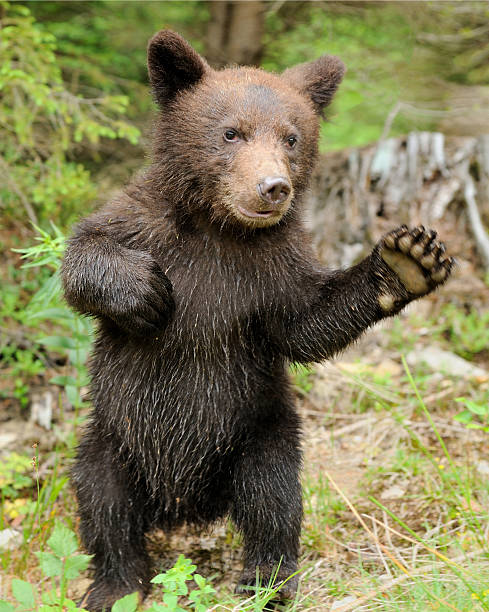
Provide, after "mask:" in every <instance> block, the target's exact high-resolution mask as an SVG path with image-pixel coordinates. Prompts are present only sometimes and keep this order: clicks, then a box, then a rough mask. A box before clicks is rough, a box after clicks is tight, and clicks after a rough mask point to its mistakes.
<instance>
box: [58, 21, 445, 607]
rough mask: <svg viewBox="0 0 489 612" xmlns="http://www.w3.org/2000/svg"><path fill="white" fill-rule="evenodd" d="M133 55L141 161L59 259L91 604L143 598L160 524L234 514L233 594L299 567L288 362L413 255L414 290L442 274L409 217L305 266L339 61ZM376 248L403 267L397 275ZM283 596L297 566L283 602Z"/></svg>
mask: <svg viewBox="0 0 489 612" xmlns="http://www.w3.org/2000/svg"><path fill="white" fill-rule="evenodd" d="M148 61H149V73H150V80H151V83H152V86H153V89H154V93H155V97H156V100H157V101H158V104H159V105H160V106H161V111H160V114H159V116H158V119H157V122H156V128H155V136H154V147H153V161H152V165H151V167H150V168H149V169H148V170H147V171H146V172H145V173H144V174H143V175H141V176H140V177H138V178H136V179H135V180H134V181H133V182H132V183H131V185H129V186H128V187H127V188H126V189H125V191H124V192H123V193H122V194H120V195H119V196H118V197H116V198H115V199H114V200H113V201H112V202H110V203H109V204H107V205H106V206H105V207H103V208H102V209H101V210H100V211H99V212H97V213H95V214H93V215H91V216H90V217H88V218H87V219H85V220H84V221H82V222H81V223H80V224H79V225H78V227H77V228H76V229H75V232H74V235H73V237H72V238H71V239H70V241H69V244H68V248H67V252H66V257H65V261H64V264H63V282H64V287H65V294H66V298H67V300H68V301H69V303H70V304H72V306H73V307H74V308H76V309H77V310H78V311H80V312H82V313H86V314H90V315H93V316H95V317H96V318H97V320H98V325H99V329H98V333H97V340H96V343H95V347H94V353H93V356H92V360H91V375H92V386H91V388H92V398H93V405H94V408H93V413H92V417H91V421H90V423H89V424H88V426H87V429H86V432H85V434H84V436H83V439H82V441H81V444H80V447H79V450H78V455H77V460H76V465H75V467H74V470H73V482H74V485H75V488H76V492H77V498H78V503H79V512H80V532H81V536H82V540H83V542H84V544H85V546H86V548H87V549H88V550H89V552H91V553H92V554H93V555H94V563H95V579H94V583H93V585H92V586H91V588H90V591H89V593H88V596H87V602H86V604H85V605H86V607H87V608H88V609H90V610H101V609H103V608H108V607H110V606H111V605H112V603H113V601H114V599H115V598H116V597H117V596H119V595H120V594H122V593H128V592H131V591H133V590H137V591H139V592H140V593H141V594H142V595H144V594H145V593H146V592H147V590H148V587H149V582H148V580H149V578H150V575H151V568H150V564H149V558H148V554H147V552H146V549H145V541H144V537H145V534H146V533H147V532H148V531H149V530H150V529H152V528H153V527H157V526H158V527H162V528H163V529H166V530H170V529H172V528H173V527H175V526H176V525H179V524H181V523H183V522H192V523H196V524H201V525H206V524H208V523H210V522H212V521H215V520H217V519H219V518H222V517H224V516H226V515H230V516H231V518H232V519H233V521H234V522H235V524H236V526H237V528H238V530H240V531H241V532H242V534H243V538H244V570H243V575H242V577H241V580H240V587H239V588H240V590H243V589H246V588H247V587H249V585H251V584H254V582H255V576H256V570H257V568H258V570H259V572H260V574H261V578H262V580H263V581H264V582H266V581H268V580H269V579H270V577H271V575H272V573H273V571H274V569H275V568H276V567H277V566H278V565H280V570H279V572H278V579H279V580H283V579H285V578H286V577H287V576H289V575H290V574H291V573H293V572H295V571H296V569H297V558H298V554H299V534H300V524H301V513H302V511H301V492H300V484H299V471H300V465H301V451H300V420H299V417H298V415H297V413H296V411H295V408H294V394H293V392H292V390H291V388H290V384H289V381H288V377H287V367H288V366H287V364H288V362H289V361H299V362H310V361H317V360H320V359H325V358H328V357H331V356H332V355H334V354H335V353H337V352H338V351H340V350H342V349H343V348H344V347H345V346H347V345H348V344H349V343H351V342H352V341H354V340H355V339H356V338H357V337H358V336H359V335H360V334H361V333H362V332H363V331H364V330H365V329H367V327H368V326H370V325H372V324H373V323H375V322H376V321H378V320H379V319H381V318H383V317H385V316H389V315H391V314H394V313H395V312H398V311H399V310H400V309H401V308H402V307H403V306H404V305H405V304H407V303H408V302H409V301H410V300H412V299H415V298H416V297H419V295H418V293H416V292H413V291H410V290H409V289H410V288H409V287H407V286H405V285H404V284H403V279H404V280H405V278H404V277H405V276H406V275H405V274H404V272H405V271H406V270H407V274H408V276H409V278H411V279H412V277H413V271H412V270H411V269H410V268H411V267H412V265H414V266H415V275H416V274H417V275H418V276H419V277H422V278H423V279H425V285H426V290H424V291H422V292H421V294H424V293H426V292H428V291H431V290H432V289H433V288H434V287H435V286H436V285H437V284H438V283H439V282H443V280H445V279H446V278H447V277H448V274H449V272H450V267H451V265H452V262H451V260H450V259H449V258H445V257H444V255H443V253H442V251H441V246H440V245H439V244H438V243H436V241H435V240H434V237H433V236H432V235H431V234H429V232H426V231H425V230H424V228H416V229H415V230H412V231H409V230H407V228H400V229H399V230H396V231H394V232H391V233H390V234H388V235H387V236H386V237H385V239H384V240H383V241H381V242H380V243H379V244H378V245H377V247H376V248H375V249H374V251H373V252H372V254H371V255H370V256H369V257H367V258H366V259H365V260H363V261H362V262H360V263H359V264H358V265H357V266H354V267H353V268H351V269H349V270H345V271H330V270H328V269H325V268H324V267H322V266H321V265H320V264H319V263H318V262H317V261H316V260H315V259H314V256H313V254H312V252H311V249H310V246H309V239H308V235H307V233H306V231H305V230H304V228H303V226H302V224H301V216H302V211H301V197H302V195H303V193H304V190H305V188H306V186H307V183H308V180H309V177H310V174H311V170H312V167H313V162H314V160H315V158H316V155H317V140H318V127H319V114H320V112H321V111H322V110H323V108H324V106H325V105H326V104H327V103H328V102H329V101H330V100H331V96H332V94H333V92H334V91H335V90H336V88H337V86H338V84H339V81H340V80H341V76H342V74H343V68H342V64H341V63H340V62H339V60H337V59H336V58H331V57H328V56H326V57H323V58H320V59H319V60H317V61H316V62H313V63H312V64H308V65H303V66H301V67H298V68H296V69H292V70H291V71H286V72H285V73H284V75H282V76H278V75H273V74H267V73H265V72H263V71H261V70H257V69H251V68H231V69H227V70H223V71H221V72H215V71H212V70H211V69H210V68H209V67H208V66H207V64H206V63H205V62H204V61H203V60H202V59H201V58H200V57H199V56H198V55H197V54H196V53H195V51H193V49H191V48H190V47H189V46H188V45H187V43H185V41H183V39H181V38H180V37H179V36H178V35H176V34H174V33H172V32H160V33H158V34H157V35H156V36H155V37H154V38H153V39H152V40H151V41H150V45H149V51H148ZM230 129H232V130H234V131H235V132H236V134H239V138H237V139H234V133H232V134H231V136H232V139H231V140H229V139H227V137H226V133H228V136H229V130H230ZM291 135H294V137H297V143H296V144H294V146H291V145H290V142H292V141H291V140H290V136H291ZM270 175H271V176H272V178H273V177H274V176H275V175H277V176H283V177H284V179H286V180H287V181H288V182H289V183H290V185H291V189H292V190H291V192H290V194H289V195H288V196H287V198H286V199H285V200H284V201H283V202H280V203H279V204H277V206H276V207H275V208H274V210H273V211H269V208H270V206H271V205H270V203H265V202H264V200H263V198H262V197H260V192H259V189H258V187H259V185H260V182H261V181H264V180H265V179H267V178H270ZM240 207H241V208H242V209H244V210H245V214H243V212H240ZM246 211H248V212H252V213H253V214H255V215H258V216H251V217H250V216H249V215H247V214H246ZM272 212H273V214H272ZM262 213H265V216H260V214H262ZM268 213H270V214H268ZM267 215H268V216H267ZM407 243H409V244H408V249H407V250H405V247H406V244H407ZM401 246H402V248H401ZM391 252H394V253H399V254H400V256H401V258H404V260H403V261H404V262H405V264H406V265H403V264H402V263H399V262H397V261H396V266H397V267H396V272H394V270H392V269H391V268H390V267H389V265H387V264H388V263H389V261H390V260H391V259H392V257H390V255H389V254H390V253H391ZM389 257H390V259H389ZM396 258H397V255H396ZM432 259H433V260H434V261H432ZM428 260H429V262H430V264H432V265H431V267H430V268H429V269H428V267H423V264H422V262H423V261H428ZM386 262H387V263H386ZM406 278H407V276H406ZM438 278H440V279H441V281H440V280H437V279H438ZM413 286H414V285H413ZM296 587H297V577H294V578H292V579H291V580H289V581H288V583H287V585H286V587H284V590H283V593H284V596H289V597H290V596H292V595H293V593H294V591H295V589H296Z"/></svg>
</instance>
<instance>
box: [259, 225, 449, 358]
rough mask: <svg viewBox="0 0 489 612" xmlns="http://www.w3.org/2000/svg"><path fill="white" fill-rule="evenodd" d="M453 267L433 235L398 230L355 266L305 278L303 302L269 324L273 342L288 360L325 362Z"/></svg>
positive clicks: (418, 229) (403, 228)
mask: <svg viewBox="0 0 489 612" xmlns="http://www.w3.org/2000/svg"><path fill="white" fill-rule="evenodd" d="M453 264H454V260H453V258H452V257H448V256H447V255H446V254H445V246H444V245H443V243H441V242H438V241H436V232H434V231H433V230H426V229H425V228H424V227H423V226H419V227H416V228H414V229H412V230H409V229H408V228H407V227H406V226H405V225H403V226H401V227H399V228H398V229H396V230H393V231H391V232H389V233H388V234H386V235H385V236H384V237H383V238H382V239H381V240H380V241H379V243H378V244H377V246H376V247H375V248H374V250H373V251H372V253H371V254H370V255H369V256H368V257H366V258H365V259H364V260H363V261H361V262H360V263H359V264H357V265H356V266H353V267H351V268H349V269H347V270H334V271H330V270H322V271H320V272H319V273H317V272H314V273H311V274H309V275H305V277H304V279H303V280H302V285H303V287H302V292H301V295H302V294H305V295H307V294H309V297H308V301H307V302H304V303H298V304H297V305H296V306H295V308H294V309H293V310H292V311H291V312H288V313H286V314H285V316H284V317H274V318H273V320H271V321H269V329H270V337H271V340H272V343H273V345H274V346H275V348H276V349H277V350H278V351H279V352H281V353H282V354H283V355H284V356H285V357H287V358H288V359H289V360H291V361H298V362H302V363H308V362H312V361H321V360H323V359H329V358H331V357H333V356H334V355H335V354H337V353H338V352H339V351H342V350H343V349H344V348H346V347H347V346H348V345H349V344H351V343H352V342H353V341H354V340H356V339H357V338H358V337H359V336H360V335H361V334H362V333H363V332H364V331H365V330H366V329H367V328H368V327H370V326H371V325H373V324H374V323H376V322H377V321H380V320H381V319H383V318H385V317H389V316H391V315H394V314H397V313H398V312H399V311H400V310H401V309H402V308H403V307H404V306H406V305H407V304H408V303H409V302H411V301H412V300H416V299H418V298H420V297H422V296H424V295H426V294H428V293H430V291H433V289H435V288H436V287H437V286H438V285H441V284H442V283H444V282H445V281H446V280H447V278H448V277H449V275H450V272H451V269H452V267H453ZM311 288H314V290H313V291H311Z"/></svg>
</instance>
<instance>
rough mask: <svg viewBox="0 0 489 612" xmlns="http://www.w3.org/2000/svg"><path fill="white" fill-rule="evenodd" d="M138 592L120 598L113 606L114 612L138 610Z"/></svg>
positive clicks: (133, 611) (134, 611)
mask: <svg viewBox="0 0 489 612" xmlns="http://www.w3.org/2000/svg"><path fill="white" fill-rule="evenodd" d="M138 600H139V597H138V594H137V593H131V594H130V595H126V596H125V597H123V598H122V599H119V600H117V601H116V602H115V604H114V605H113V606H112V612H136V610H137V607H138Z"/></svg>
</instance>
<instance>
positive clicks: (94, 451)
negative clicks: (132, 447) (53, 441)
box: [72, 432, 151, 612]
mask: <svg viewBox="0 0 489 612" xmlns="http://www.w3.org/2000/svg"><path fill="white" fill-rule="evenodd" d="M72 479H73V483H74V486H75V489H76V494H77V498H78V505H79V516H80V535H81V539H82V541H83V544H84V546H85V548H86V549H87V551H88V552H89V553H90V554H92V555H94V557H93V563H94V565H95V576H94V581H93V583H92V584H91V585H90V587H89V589H88V590H87V592H86V594H85V595H84V597H83V599H82V601H81V602H80V605H81V606H82V607H83V608H86V609H87V610H90V611H91V612H95V611H102V610H110V609H111V607H112V605H113V603H114V602H115V601H116V600H117V599H120V598H121V597H123V596H124V595H127V594H129V593H133V592H135V591H137V592H138V593H139V595H140V597H141V598H144V597H145V595H146V594H147V592H148V590H149V579H150V578H151V566H150V559H149V555H148V553H147V551H146V546H145V533H146V532H147V531H148V529H149V528H150V525H149V521H148V519H147V516H148V513H147V512H146V511H145V510H146V506H147V497H146V496H145V495H144V492H143V491H141V490H139V491H138V490H137V488H136V485H134V488H129V486H128V484H129V481H130V479H129V477H128V473H127V469H126V468H125V466H124V465H122V461H119V460H118V456H117V453H116V451H114V450H112V449H111V448H110V443H107V441H106V440H99V439H96V438H95V437H92V435H91V432H89V433H88V434H87V435H86V436H85V438H84V439H83V440H82V442H81V444H80V447H79V450H78V457H77V461H76V464H75V467H74V469H73V474H72Z"/></svg>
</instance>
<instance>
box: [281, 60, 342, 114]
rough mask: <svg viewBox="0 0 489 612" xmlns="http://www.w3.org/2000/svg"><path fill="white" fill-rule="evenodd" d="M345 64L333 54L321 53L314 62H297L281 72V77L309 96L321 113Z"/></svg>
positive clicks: (338, 80)
mask: <svg viewBox="0 0 489 612" xmlns="http://www.w3.org/2000/svg"><path fill="white" fill-rule="evenodd" d="M345 70H346V68H345V64H344V63H343V62H342V61H341V60H340V59H339V58H338V57H336V56H334V55H322V56H321V57H320V58H318V59H317V60H316V61H314V62H308V63H306V64H298V65H297V66H294V67H293V68H288V69H287V70H285V71H284V72H283V73H282V78H283V79H284V80H285V81H287V82H288V83H289V84H290V85H292V86H293V87H295V88H296V89H298V90H299V91H300V92H301V93H302V94H303V95H304V96H307V97H308V98H310V99H311V100H312V102H313V104H314V107H315V109H316V112H317V113H318V114H321V113H322V112H323V110H324V109H325V108H326V106H328V104H330V102H331V100H332V99H333V96H334V94H335V93H336V90H337V89H338V86H339V84H340V83H341V81H342V79H343V75H344V74H345Z"/></svg>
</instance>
